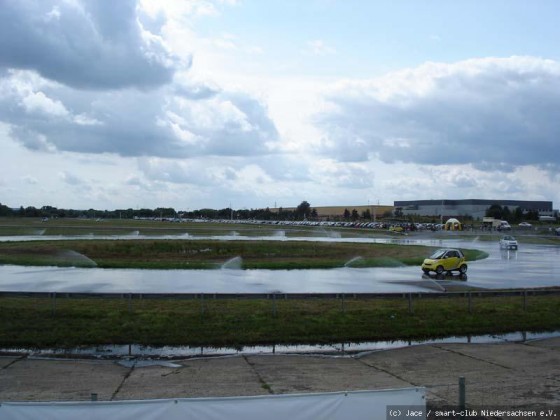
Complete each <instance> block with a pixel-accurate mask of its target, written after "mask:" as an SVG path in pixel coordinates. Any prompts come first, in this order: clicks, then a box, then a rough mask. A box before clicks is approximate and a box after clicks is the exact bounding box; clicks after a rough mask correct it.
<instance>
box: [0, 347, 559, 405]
mask: <svg viewBox="0 0 560 420" xmlns="http://www.w3.org/2000/svg"><path fill="white" fill-rule="evenodd" d="M559 374H560V338H551V339H545V340H538V341H532V342H525V343H497V344H432V345H420V346H414V347H405V348H401V349H396V350H386V351H377V352H373V353H368V354H364V355H361V356H354V357H329V356H317V355H313V356H311V355H246V356H232V357H216V358H203V359H184V360H174V361H167V360H166V361H161V362H160V363H159V364H153V363H150V362H148V361H145V360H136V361H129V362H128V365H127V363H126V361H125V362H118V361H110V360H61V359H55V360H53V359H37V358H32V357H27V356H22V357H8V356H6V357H0V402H1V401H76V400H84V401H87V400H90V398H91V394H92V393H96V394H97V395H98V399H99V400H130V399H153V398H188V397H209V396H247V395H266V394H284V393H307V392H328V391H346V390H348V391H350V390H375V389H387V388H402V387H410V386H424V387H426V388H427V395H428V405H429V406H432V407H438V406H443V405H448V404H449V405H455V404H457V400H458V378H459V377H460V376H464V377H465V378H466V386H467V404H468V405H470V406H475V405H476V406H484V405H489V404H491V405H493V406H495V405H500V406H504V407H526V408H534V409H540V408H541V407H542V409H545V408H547V407H550V406H551V405H556V406H559V405H560V375H559Z"/></svg>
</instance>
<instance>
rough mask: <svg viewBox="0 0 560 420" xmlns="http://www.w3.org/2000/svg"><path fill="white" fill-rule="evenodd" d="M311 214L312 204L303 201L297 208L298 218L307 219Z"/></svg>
mask: <svg viewBox="0 0 560 420" xmlns="http://www.w3.org/2000/svg"><path fill="white" fill-rule="evenodd" d="M310 214H311V204H309V203H308V202H307V201H302V202H301V203H300V205H299V206H297V208H296V218H297V219H300V218H301V219H307V218H308V217H309V215H310Z"/></svg>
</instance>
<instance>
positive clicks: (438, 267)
mask: <svg viewBox="0 0 560 420" xmlns="http://www.w3.org/2000/svg"><path fill="white" fill-rule="evenodd" d="M436 273H437V274H442V273H443V267H442V266H441V265H438V266H437V268H436Z"/></svg>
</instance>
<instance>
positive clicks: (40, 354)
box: [0, 330, 560, 367]
mask: <svg viewBox="0 0 560 420" xmlns="http://www.w3.org/2000/svg"><path fill="white" fill-rule="evenodd" d="M555 337H560V330H559V331H551V332H544V333H533V332H525V331H519V332H513V333H508V334H486V335H473V336H452V337H445V338H437V339H429V340H395V341H367V342H360V343H333V344H322V345H313V344H297V345H284V344H282V345H280V344H278V345H274V344H273V345H270V346H241V347H239V348H234V347H205V346H198V347H192V346H163V347H152V346H139V345H136V344H129V345H119V346H96V347H79V348H73V349H64V350H61V349H44V350H32V349H15V348H10V349H0V354H27V355H28V357H35V358H51V357H65V358H80V357H82V358H98V359H124V360H130V359H137V358H140V359H144V358H147V359H181V358H200V357H215V356H235V355H257V354H260V355H262V354H270V355H273V354H284V355H286V354H299V355H301V354H309V355H312V354H313V355H325V356H335V357H344V356H360V355H361V354H367V353H370V352H373V351H382V350H391V349H397V348H402V347H409V346H417V345H422V344H447V343H459V344H461V343H462V344H467V343H468V344H488V343H507V342H526V341H532V340H541V339H546V338H555ZM136 363H137V362H136ZM158 363H159V362H158ZM136 366H137V367H141V366H143V365H142V364H140V365H138V364H137V365H136Z"/></svg>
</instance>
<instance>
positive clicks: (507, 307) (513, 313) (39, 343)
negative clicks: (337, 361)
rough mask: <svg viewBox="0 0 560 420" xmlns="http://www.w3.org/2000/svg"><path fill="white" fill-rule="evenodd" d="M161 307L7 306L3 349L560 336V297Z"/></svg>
mask: <svg viewBox="0 0 560 420" xmlns="http://www.w3.org/2000/svg"><path fill="white" fill-rule="evenodd" d="M413 307H414V310H413V313H412V314H411V313H409V308H408V302H407V300H406V299H373V300H371V299H370V300H365V299H359V298H357V299H352V298H347V299H346V300H344V301H342V300H341V299H322V298H318V299H306V300H301V299H298V300H296V299H294V300H292V299H289V300H284V299H276V300H272V299H223V300H222V299H218V300H213V299H210V298H206V299H204V300H201V299H197V300H173V299H168V300H163V299H160V300H152V299H149V300H148V299H143V300H138V299H135V300H133V301H129V300H128V299H127V298H126V297H125V298H123V299H117V298H115V299H101V298H88V299H74V298H64V297H60V298H58V299H57V300H56V303H55V304H54V305H53V301H52V299H49V298H46V297H45V298H12V297H9V298H8V297H2V298H0V347H3V348H69V347H76V346H81V345H111V344H140V345H152V346H162V345H177V346H179V345H190V346H198V345H204V346H217V347H220V346H227V347H236V346H250V345H259V344H328V343H343V342H360V341H375V340H396V339H426V338H436V337H445V336H452V335H459V336H465V335H477V334H489V333H493V334H495V333H505V332H513V331H547V330H548V331H550V330H557V329H559V328H560V317H558V312H559V311H560V296H530V297H528V300H527V308H526V310H524V305H523V300H522V297H519V296H516V297H476V298H473V300H472V303H471V308H472V313H469V309H468V308H469V306H468V301H467V298H466V297H460V298H430V297H422V298H421V299H418V298H417V299H415V300H414V306H413Z"/></svg>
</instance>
